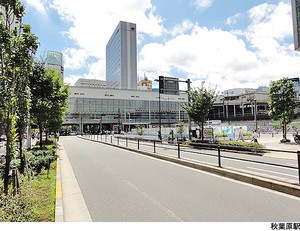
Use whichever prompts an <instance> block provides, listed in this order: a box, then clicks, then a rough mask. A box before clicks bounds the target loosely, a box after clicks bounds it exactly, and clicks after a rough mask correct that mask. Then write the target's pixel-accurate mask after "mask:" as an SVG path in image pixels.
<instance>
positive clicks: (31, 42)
mask: <svg viewBox="0 0 300 231" xmlns="http://www.w3.org/2000/svg"><path fill="white" fill-rule="evenodd" d="M0 7H2V9H3V12H2V13H1V14H0V44H1V45H0V95H1V98H0V118H1V119H2V122H3V127H4V133H5V135H6V138H7V143H6V156H5V161H6V162H5V173H4V193H5V194H7V193H8V177H9V171H10V165H11V161H12V159H13V158H14V157H15V154H16V146H15V143H16V140H17V132H16V123H17V120H18V112H21V107H20V105H18V101H19V99H20V98H21V97H22V96H21V95H20V92H22V90H21V89H20V88H21V84H20V82H22V81H23V80H24V78H26V76H27V75H26V74H27V68H25V67H28V65H30V60H31V55H32V54H33V53H34V51H35V50H36V48H37V43H36V37H35V36H34V35H32V34H31V32H30V27H29V26H26V25H21V20H22V17H23V16H24V14H25V10H24V6H23V4H22V3H21V2H20V1H19V0H1V1H0ZM21 29H23V31H22V30H21ZM29 56H30V60H29ZM25 73H26V74H25ZM25 82H26V81H25ZM25 85H26V84H25ZM23 89H24V88H23ZM19 109H20V110H19ZM19 115H20V114H19ZM22 115H23V114H22Z"/></svg>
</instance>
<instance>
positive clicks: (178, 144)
mask: <svg viewBox="0 0 300 231" xmlns="http://www.w3.org/2000/svg"><path fill="white" fill-rule="evenodd" d="M177 146H178V159H180V143H179V142H178V143H177Z"/></svg>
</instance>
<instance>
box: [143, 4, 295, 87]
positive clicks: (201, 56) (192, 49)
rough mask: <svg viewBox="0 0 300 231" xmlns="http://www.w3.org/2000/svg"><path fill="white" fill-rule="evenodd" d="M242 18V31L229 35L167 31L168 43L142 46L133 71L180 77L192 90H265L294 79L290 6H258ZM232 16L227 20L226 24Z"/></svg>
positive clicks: (197, 30) (213, 31) (195, 28)
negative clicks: (208, 87)
mask: <svg viewBox="0 0 300 231" xmlns="http://www.w3.org/2000/svg"><path fill="white" fill-rule="evenodd" d="M248 15H249V20H250V24H249V26H248V27H247V28H246V29H245V30H233V31H230V32H228V31H224V30H221V29H208V28H206V27H201V26H199V25H197V24H193V25H192V23H191V22H190V23H189V24H187V25H188V27H186V26H185V25H184V23H183V24H182V25H179V26H177V27H175V28H173V29H172V31H171V32H172V34H173V35H175V36H174V37H173V38H172V39H170V40H169V41H166V42H165V43H163V44H153V43H152V44H147V45H145V47H144V48H143V49H142V50H141V52H140V62H139V68H140V70H142V69H144V70H146V71H149V72H150V73H151V69H152V68H153V69H152V70H155V71H157V72H167V74H169V75H171V74H172V73H180V74H181V75H182V76H178V77H182V78H191V79H192V81H193V86H195V85H196V86H197V84H198V85H200V84H201V82H202V81H203V80H205V81H206V83H207V84H211V85H212V86H214V85H217V86H218V90H220V91H222V90H224V89H230V88H235V87H253V88H255V87H259V86H261V85H264V86H267V85H269V83H270V81H271V80H274V79H279V78H281V77H284V76H288V77H295V76H299V72H300V71H299V68H298V67H299V62H300V53H299V52H295V51H294V50H293V44H291V43H292V21H291V9H290V4H288V3H283V2H280V3H279V4H277V5H269V4H262V5H259V6H256V7H254V8H252V9H250V10H249V14H248ZM238 17H239V14H237V15H235V16H233V17H232V18H231V21H230V23H231V24H234V23H235V21H234V19H238ZM227 23H229V21H228V20H227ZM185 28H188V29H189V30H185ZM180 32H183V33H184V34H182V33H180ZM288 41H290V42H288ZM248 44H250V46H249V45H248ZM158 54H159V55H158ZM154 68H155V69H154ZM180 74H179V75H180Z"/></svg>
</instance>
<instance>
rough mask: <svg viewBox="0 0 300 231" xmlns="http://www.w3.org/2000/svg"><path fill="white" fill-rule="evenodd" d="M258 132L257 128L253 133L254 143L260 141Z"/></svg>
mask: <svg viewBox="0 0 300 231" xmlns="http://www.w3.org/2000/svg"><path fill="white" fill-rule="evenodd" d="M257 138H258V133H257V130H255V131H254V133H253V135H252V140H253V142H254V143H258V140H257Z"/></svg>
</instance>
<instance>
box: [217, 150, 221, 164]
mask: <svg viewBox="0 0 300 231" xmlns="http://www.w3.org/2000/svg"><path fill="white" fill-rule="evenodd" d="M218 163H219V167H220V168H221V147H220V145H218Z"/></svg>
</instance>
